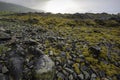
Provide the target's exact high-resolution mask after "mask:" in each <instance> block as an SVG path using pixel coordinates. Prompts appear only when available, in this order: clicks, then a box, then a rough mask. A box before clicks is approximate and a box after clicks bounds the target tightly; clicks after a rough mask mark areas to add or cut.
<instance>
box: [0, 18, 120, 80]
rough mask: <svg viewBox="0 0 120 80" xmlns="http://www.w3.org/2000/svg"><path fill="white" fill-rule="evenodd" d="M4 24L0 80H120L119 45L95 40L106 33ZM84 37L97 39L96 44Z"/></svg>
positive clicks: (0, 30)
mask: <svg viewBox="0 0 120 80" xmlns="http://www.w3.org/2000/svg"><path fill="white" fill-rule="evenodd" d="M1 20H2V19H1ZM7 22H9V21H6V22H4V21H3V22H2V21H1V23H0V80H120V44H119V41H116V42H115V41H114V40H113V41H112V39H111V40H107V39H106V38H107V37H109V36H104V38H101V39H98V38H99V37H100V36H99V35H101V36H102V35H104V34H105V33H103V32H107V29H106V30H105V31H101V30H100V29H99V28H98V29H97V28H96V29H94V30H93V31H90V30H86V29H84V28H83V29H81V28H80V30H78V29H79V28H70V29H72V31H70V30H69V27H67V28H66V29H68V30H67V32H64V29H61V28H59V31H58V30H57V29H55V30H53V31H52V28H50V29H47V28H44V27H41V26H33V25H21V24H20V23H19V24H18V23H15V22H14V21H13V23H7ZM62 28H63V27H62ZM76 29H77V30H78V32H79V33H78V34H82V35H81V36H82V37H81V36H80V35H79V36H80V37H81V38H79V37H78V36H74V33H75V32H76V31H75V30H76ZM61 30H63V32H61ZM109 31H111V29H109ZM71 32H72V33H71ZM64 34H68V35H67V36H65V35H64ZM69 34H71V35H69ZM86 34H88V35H92V34H96V35H98V36H97V37H95V40H94V41H97V42H94V41H93V40H92V38H90V37H87V38H86V36H85V35H86ZM76 35H77V33H76ZM116 35H118V37H119V34H116ZM74 37H78V38H74ZM92 37H93V36H92ZM84 38H85V39H84ZM117 39H118V38H117ZM119 39H120V38H119ZM88 40H91V41H93V42H94V44H91V43H90V41H88Z"/></svg>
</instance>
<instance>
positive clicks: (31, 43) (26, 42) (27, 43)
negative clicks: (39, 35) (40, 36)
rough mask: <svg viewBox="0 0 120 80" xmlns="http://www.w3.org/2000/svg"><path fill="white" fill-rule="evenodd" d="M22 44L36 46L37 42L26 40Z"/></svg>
mask: <svg viewBox="0 0 120 80" xmlns="http://www.w3.org/2000/svg"><path fill="white" fill-rule="evenodd" d="M24 44H26V45H31V46H32V45H38V42H36V40H33V39H28V40H25V41H24Z"/></svg>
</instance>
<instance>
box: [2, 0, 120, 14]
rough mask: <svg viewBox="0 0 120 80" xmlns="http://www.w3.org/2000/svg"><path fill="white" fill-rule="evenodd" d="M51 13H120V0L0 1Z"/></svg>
mask: <svg viewBox="0 0 120 80" xmlns="http://www.w3.org/2000/svg"><path fill="white" fill-rule="evenodd" d="M0 1H4V2H9V3H14V4H18V5H22V6H25V7H29V8H32V9H37V10H44V11H45V12H51V13H86V12H89V13H103V12H106V13H120V5H119V3H120V0H6V1H5V0H0Z"/></svg>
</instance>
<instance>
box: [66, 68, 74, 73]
mask: <svg viewBox="0 0 120 80" xmlns="http://www.w3.org/2000/svg"><path fill="white" fill-rule="evenodd" d="M65 70H66V71H68V72H69V73H73V72H74V71H73V70H72V69H70V68H67V67H66V68H65Z"/></svg>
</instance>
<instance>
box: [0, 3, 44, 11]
mask: <svg viewBox="0 0 120 80" xmlns="http://www.w3.org/2000/svg"><path fill="white" fill-rule="evenodd" d="M0 11H12V12H42V11H39V10H35V9H31V8H27V7H24V6H21V5H17V4H13V3H8V2H3V1H0Z"/></svg>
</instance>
